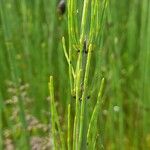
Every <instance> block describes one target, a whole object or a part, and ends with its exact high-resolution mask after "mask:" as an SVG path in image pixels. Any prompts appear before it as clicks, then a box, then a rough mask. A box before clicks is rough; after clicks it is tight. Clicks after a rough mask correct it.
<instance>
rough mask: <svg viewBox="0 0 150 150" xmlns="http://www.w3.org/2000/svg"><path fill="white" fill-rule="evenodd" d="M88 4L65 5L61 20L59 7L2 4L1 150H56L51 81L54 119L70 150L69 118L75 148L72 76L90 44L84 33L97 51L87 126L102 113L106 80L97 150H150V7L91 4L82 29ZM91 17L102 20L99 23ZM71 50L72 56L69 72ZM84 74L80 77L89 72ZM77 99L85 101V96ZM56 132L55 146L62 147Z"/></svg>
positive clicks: (25, 1)
mask: <svg viewBox="0 0 150 150" xmlns="http://www.w3.org/2000/svg"><path fill="white" fill-rule="evenodd" d="M85 1H88V0H76V1H75V0H72V1H71V0H68V1H66V12H65V13H64V14H63V15H62V13H60V11H59V10H58V9H60V8H58V3H59V1H58V0H43V1H42V0H32V1H30V0H21V1H20V0H0V149H6V150H13V149H39V150H41V149H52V148H53V147H54V146H55V144H54V136H52V128H53V127H54V125H55V124H54V125H53V124H52V122H51V118H52V114H51V113H50V112H52V109H53V108H52V107H51V104H52V103H51V99H53V96H52V93H51V99H50V97H49V89H48V82H49V76H50V75H51V76H53V80H54V94H55V106H56V109H57V113H58V114H57V115H58V117H59V118H57V119H56V118H55V119H56V120H59V124H60V126H61V130H62V134H63V140H64V143H65V144H64V147H65V148H66V149H67V147H68V145H67V136H68V124H69V122H67V120H68V117H69V118H70V125H71V126H70V128H71V129H70V131H71V133H70V135H71V136H70V143H71V144H72V143H74V141H72V139H73V137H72V136H73V133H72V132H73V124H74V123H73V122H74V116H75V112H76V111H75V102H76V100H75V98H76V97H75V98H74V89H73V88H72V87H71V84H70V83H71V82H70V81H71V80H72V79H71V75H70V74H71V73H72V69H70V68H72V66H73V67H74V70H75V71H76V66H77V58H78V57H79V54H80V50H81V47H82V46H83V41H84V40H83V39H82V33H83V35H84V36H83V38H86V41H87V45H88V44H91V45H92V56H91V61H90V62H91V63H90V70H89V75H88V84H87V87H88V88H87V89H86V96H87V97H86V102H85V103H86V108H87V112H88V113H87V114H86V115H85V118H87V122H90V118H91V115H92V112H93V109H94V106H95V105H96V99H97V94H98V90H99V87H100V84H99V83H101V79H102V78H103V77H104V78H105V84H104V85H105V86H104V92H103V97H102V104H101V105H100V112H99V114H98V116H97V118H98V120H97V122H96V129H95V130H94V129H92V131H96V134H95V133H94V134H95V135H96V139H95V140H94V141H96V142H95V143H94V144H96V148H95V149H108V150H113V149H117V150H121V149H125V150H130V149H131V150H136V149H137V150H138V149H139V150H147V149H150V119H149V115H150V94H149V91H150V67H149V64H150V1H149V0H120V1H118V0H109V1H107V7H106V8H105V9H104V6H105V0H100V1H98V0H91V1H90V0H89V5H88V8H87V7H86V8H85V12H86V11H87V12H86V14H85V16H86V15H87V17H86V19H85V20H84V21H85V25H83V26H81V22H82V14H83V12H82V11H83V6H84V2H85ZM68 2H70V4H72V5H70V4H68ZM91 3H92V4H93V5H92V6H91ZM94 4H99V5H98V6H97V5H94ZM97 7H98V9H97ZM91 8H93V10H99V11H96V12H95V11H93V10H92V9H91ZM72 9H74V10H73V11H72ZM68 12H69V13H68ZM92 12H93V15H94V14H95V13H96V14H97V13H98V15H97V18H94V17H95V16H93V15H91V14H92ZM91 16H92V17H93V18H94V20H93V24H91V22H92V21H91V18H92V17H91ZM96 21H98V25H99V26H98V27H99V28H98V29H100V30H97V26H96V25H97V24H95V23H96ZM72 22H73V24H72ZM70 27H72V28H70ZM82 27H83V28H82ZM72 29H73V30H72ZM89 33H91V34H89ZM93 35H94V36H93ZM62 37H64V39H65V42H64V43H65V44H64V43H62ZM64 45H66V50H67V53H68V54H70V53H71V55H72V56H71V57H72V61H71V65H69V67H68V62H67V61H66V58H65V55H64ZM70 48H71V49H70ZM88 48H89V45H88ZM68 50H69V51H68ZM70 51H71V52H70ZM87 55H88V54H87ZM69 57H70V56H69ZM69 64H70V63H69ZM81 68H82V69H83V70H84V67H83V66H82V67H81ZM68 70H70V71H68ZM77 70H78V73H77V74H76V75H77V76H80V73H79V72H84V71H85V70H84V71H83V70H80V69H79V68H78V67H77ZM78 80H80V78H78ZM51 81H52V78H51ZM72 83H76V84H77V83H78V81H76V80H75V82H72ZM81 86H82V85H81ZM50 87H51V88H52V87H53V85H52V83H51V85H50ZM50 91H51V92H53V90H52V89H51V90H50ZM78 93H79V99H80V101H82V98H80V95H82V94H83V91H82V92H81V91H79V92H78ZM75 94H76V93H75ZM76 96H78V95H76ZM76 99H77V98H76ZM84 99H85V98H84ZM68 104H70V105H69V110H70V108H71V112H70V115H69V116H68ZM80 104H81V103H80V102H79V105H80ZM50 108H51V109H50ZM54 114H56V111H55V109H54ZM94 123H95V122H94ZM57 125H58V124H56V125H55V131H56V132H57V133H56V137H58V140H57V142H56V144H57V145H61V143H62V140H61V138H59V135H60V132H59V129H60V127H58V126H57ZM87 126H88V124H87ZM87 126H85V128H87ZM53 129H54V128H53ZM86 130H87V129H85V132H86ZM84 136H85V135H84V134H83V137H84ZM77 137H78V136H77ZM83 141H85V139H84V138H83ZM82 145H83V146H84V145H86V143H84V142H83V143H82ZM59 148H60V147H59ZM61 148H62V147H61ZM65 148H64V149H65ZM68 149H69V148H68Z"/></svg>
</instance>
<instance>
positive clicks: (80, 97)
mask: <svg viewBox="0 0 150 150" xmlns="http://www.w3.org/2000/svg"><path fill="white" fill-rule="evenodd" d="M103 5H104V7H103V9H105V8H106V7H105V6H106V1H103ZM90 6H91V22H90V29H89V31H88V30H87V25H88V22H87V17H88V15H89V14H90V12H89V10H88V8H89V7H90ZM67 8H68V34H69V46H68V49H69V50H68V52H67V48H66V44H65V38H64V37H63V38H62V44H63V49H64V54H65V57H66V60H67V63H68V66H69V78H70V89H71V90H70V93H71V95H72V96H73V97H75V105H72V104H71V99H70V101H69V104H68V123H67V124H68V131H67V133H68V134H67V140H63V137H62V130H61V129H60V126H58V134H59V136H60V142H61V143H62V149H65V144H64V141H67V144H66V145H67V149H68V150H71V149H73V150H80V149H87V148H88V149H91V148H94V145H95V144H96V137H97V133H98V131H97V119H98V116H99V115H98V114H99V108H100V105H101V99H102V90H103V87H104V79H102V81H101V85H100V90H99V93H98V98H97V102H96V104H95V107H94V109H93V112H92V115H91V118H90V119H89V120H90V121H88V119H87V118H86V111H87V112H88V111H89V108H88V107H87V97H88V95H89V94H88V90H89V74H90V65H91V61H92V55H93V51H94V47H95V46H93V45H94V44H96V43H94V42H95V41H96V38H97V35H98V34H97V32H98V31H99V29H100V27H101V24H100V23H102V22H100V21H99V20H101V19H100V17H102V16H101V15H104V14H101V13H100V11H99V9H100V1H98V0H92V1H89V0H84V3H83V12H82V17H81V25H80V26H81V30H79V27H78V20H77V18H78V17H77V13H75V12H76V11H77V2H76V1H75V0H68V7H67ZM103 11H104V10H102V12H103ZM95 28H96V31H95ZM78 33H80V35H79V34H78ZM88 38H89V39H88ZM73 51H74V52H78V55H77V56H75V55H74V52H73ZM49 89H50V99H51V103H50V105H51V122H52V135H53V140H54V147H55V149H58V144H57V142H56V141H58V137H57V136H56V132H57V131H56V127H55V124H56V123H57V124H59V120H58V114H57V110H56V107H55V102H54V88H53V78H52V77H50V84H49ZM72 107H75V113H74V115H72V114H71V110H74V109H73V108H72ZM72 118H74V119H73V125H72V124H71V120H72ZM56 119H57V120H56ZM71 125H72V126H71ZM92 125H93V126H92ZM94 127H95V128H94ZM93 131H94V132H93Z"/></svg>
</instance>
